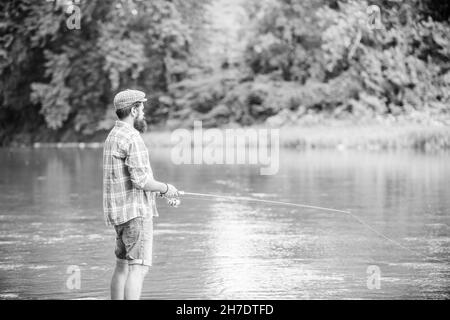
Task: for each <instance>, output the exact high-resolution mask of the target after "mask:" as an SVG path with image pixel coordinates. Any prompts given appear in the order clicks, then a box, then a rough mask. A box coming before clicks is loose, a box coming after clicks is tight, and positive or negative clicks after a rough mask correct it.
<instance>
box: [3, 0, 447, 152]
mask: <svg viewBox="0 0 450 320" xmlns="http://www.w3.org/2000/svg"><path fill="white" fill-rule="evenodd" d="M210 2H214V0H209V1H195V0H174V1H169V0H152V1H138V0H134V1H131V0H130V1H129V0H90V1H83V0H81V1H65V0H54V1H45V0H40V1H36V0H15V1H12V0H10V1H6V2H2V3H1V4H0V7H1V12H0V14H1V17H0V42H1V44H2V45H1V47H0V71H1V78H0V89H1V90H0V108H1V109H0V110H1V111H0V143H1V144H3V145H5V144H8V143H10V142H12V141H16V142H19V143H25V144H26V143H30V142H33V141H42V140H51V141H55V140H61V141H69V140H84V139H90V138H92V137H95V134H96V133H99V132H102V131H104V130H107V129H109V128H110V127H111V125H112V124H113V120H114V115H113V114H112V106H111V103H112V97H113V95H114V93H115V92H117V91H118V90H120V89H124V88H131V87H133V88H140V89H142V90H144V91H146V92H148V93H149V94H150V95H151V100H150V102H149V103H150V107H149V108H147V110H148V118H149V119H150V121H151V123H152V124H154V125H159V126H160V127H164V128H170V129H172V128H176V127H180V126H190V125H191V124H192V123H193V120H196V119H202V120H204V125H205V126H220V125H230V124H236V125H252V124H261V123H268V124H270V125H277V126H278V125H287V124H295V123H299V122H301V121H302V119H305V118H308V117H313V116H315V115H324V114H328V115H330V117H334V118H355V119H360V118H364V117H366V118H371V117H374V116H385V115H391V116H408V115H414V114H420V115H422V114H426V115H428V116H430V117H433V118H435V119H442V121H447V119H448V115H449V105H450V90H449V89H450V22H449V16H450V4H449V3H448V2H441V1H437V0H411V1H400V0H398V1H393V0H384V1H382V0H374V1H370V3H369V2H366V1H351V0H348V1H337V0H265V1H256V0H249V1H245V2H244V4H245V5H244V9H245V10H246V11H245V12H246V14H247V15H248V17H249V19H248V21H249V22H248V25H243V26H242V32H244V33H246V35H245V39H248V43H247V44H246V49H245V51H244V52H243V53H242V55H241V58H240V59H239V60H238V61H233V62H230V61H221V62H220V65H221V68H220V70H219V71H217V70H215V69H212V68H209V66H206V65H204V64H202V61H204V60H206V57H202V51H201V50H199V48H200V47H201V46H200V44H201V43H202V42H205V41H207V39H205V38H204V37H202V35H203V34H202V26H204V25H205V24H207V23H208V21H207V11H206V7H207V5H208V3H210ZM369 5H376V6H378V8H380V11H379V19H378V16H377V14H378V13H377V12H375V13H371V14H370V15H368V13H367V8H368V7H369ZM74 6H77V7H78V8H79V12H80V17H79V18H80V29H76V28H75V29H73V28H72V29H70V28H68V19H69V18H70V19H76V18H77V17H76V16H74V14H75V13H76V10H74ZM378 20H379V21H378ZM72 24H73V21H72ZM72 26H73V25H72ZM449 124H450V122H449Z"/></svg>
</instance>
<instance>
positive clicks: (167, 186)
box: [161, 182, 169, 195]
mask: <svg viewBox="0 0 450 320" xmlns="http://www.w3.org/2000/svg"><path fill="white" fill-rule="evenodd" d="M164 184H165V185H166V188H167V190H166V191H165V192H163V193H161V194H162V195H163V194H166V193H167V191H169V185H168V184H167V183H165V182H164Z"/></svg>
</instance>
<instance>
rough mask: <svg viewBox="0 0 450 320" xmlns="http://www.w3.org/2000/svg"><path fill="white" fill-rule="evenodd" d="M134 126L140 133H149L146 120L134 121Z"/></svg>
mask: <svg viewBox="0 0 450 320" xmlns="http://www.w3.org/2000/svg"><path fill="white" fill-rule="evenodd" d="M133 126H134V128H135V129H136V130H137V131H139V132H140V133H145V131H147V122H146V121H145V118H142V119H137V118H136V119H134V122H133Z"/></svg>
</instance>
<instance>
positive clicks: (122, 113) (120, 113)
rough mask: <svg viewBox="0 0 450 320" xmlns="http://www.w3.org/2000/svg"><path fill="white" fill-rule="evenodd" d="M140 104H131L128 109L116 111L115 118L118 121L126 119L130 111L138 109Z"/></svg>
mask: <svg viewBox="0 0 450 320" xmlns="http://www.w3.org/2000/svg"><path fill="white" fill-rule="evenodd" d="M140 104H141V102H135V103H133V104H130V105H129V106H128V107H125V108H122V109H118V110H116V115H117V117H118V118H119V119H120V120H122V119H125V118H126V117H128V116H129V115H130V113H131V109H133V108H135V107H139V105H140Z"/></svg>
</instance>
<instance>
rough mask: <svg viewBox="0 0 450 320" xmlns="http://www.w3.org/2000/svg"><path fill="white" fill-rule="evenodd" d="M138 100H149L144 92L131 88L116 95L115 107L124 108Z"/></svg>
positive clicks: (117, 108)
mask: <svg viewBox="0 0 450 320" xmlns="http://www.w3.org/2000/svg"><path fill="white" fill-rule="evenodd" d="M138 101H141V102H145V101H147V99H146V98H145V93H144V92H142V91H139V90H131V89H127V90H124V91H120V92H119V93H117V94H116V95H115V97H114V108H115V109H116V110H119V109H123V108H126V107H128V106H129V105H131V104H133V103H135V102H138Z"/></svg>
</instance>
